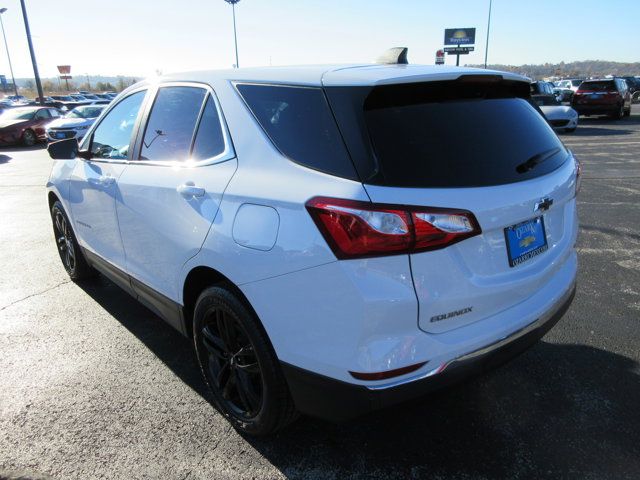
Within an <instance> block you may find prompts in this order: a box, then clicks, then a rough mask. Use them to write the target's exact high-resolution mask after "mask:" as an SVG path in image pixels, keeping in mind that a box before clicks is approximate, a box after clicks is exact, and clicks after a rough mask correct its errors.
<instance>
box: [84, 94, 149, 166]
mask: <svg viewBox="0 0 640 480" xmlns="http://www.w3.org/2000/svg"><path fill="white" fill-rule="evenodd" d="M145 93H146V91H141V92H136V93H134V94H132V95H129V96H128V97H126V98H124V99H123V100H122V101H120V103H118V104H117V105H116V106H115V107H114V108H113V109H112V110H111V111H110V112H109V113H108V114H107V116H106V117H104V118H103V119H102V121H101V122H100V125H98V128H96V130H95V131H94V133H93V140H92V141H91V154H92V157H94V158H113V159H125V158H127V155H128V153H129V142H130V141H131V133H132V132H133V126H134V125H135V123H136V119H137V118H138V112H139V111H140V106H141V105H142V101H143V100H144V96H145Z"/></svg>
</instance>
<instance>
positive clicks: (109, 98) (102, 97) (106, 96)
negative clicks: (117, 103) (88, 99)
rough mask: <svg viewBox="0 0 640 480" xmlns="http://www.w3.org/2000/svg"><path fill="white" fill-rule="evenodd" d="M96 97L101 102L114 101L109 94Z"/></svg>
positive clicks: (100, 94) (97, 94)
mask: <svg viewBox="0 0 640 480" xmlns="http://www.w3.org/2000/svg"><path fill="white" fill-rule="evenodd" d="M95 95H96V97H98V98H99V99H101V100H108V101H111V100H113V97H112V96H111V95H109V94H108V93H96V94H95Z"/></svg>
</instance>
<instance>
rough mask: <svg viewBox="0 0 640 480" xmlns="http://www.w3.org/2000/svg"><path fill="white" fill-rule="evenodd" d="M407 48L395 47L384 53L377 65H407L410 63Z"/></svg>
mask: <svg viewBox="0 0 640 480" xmlns="http://www.w3.org/2000/svg"><path fill="white" fill-rule="evenodd" d="M408 51H409V49H408V48H407V47H393V48H390V49H389V50H387V51H386V52H384V53H383V54H382V55H380V56H379V57H378V58H377V59H376V63H382V64H385V65H398V64H403V65H406V64H407V63H409V61H408V60H407V52H408Z"/></svg>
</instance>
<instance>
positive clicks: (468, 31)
mask: <svg viewBox="0 0 640 480" xmlns="http://www.w3.org/2000/svg"><path fill="white" fill-rule="evenodd" d="M474 43H476V29H475V28H447V29H445V31H444V44H445V45H473V44H474Z"/></svg>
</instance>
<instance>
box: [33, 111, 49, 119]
mask: <svg viewBox="0 0 640 480" xmlns="http://www.w3.org/2000/svg"><path fill="white" fill-rule="evenodd" d="M36 118H37V119H38V120H44V119H47V118H51V114H50V113H49V110H47V109H46V108H43V109H42V110H38V111H37V112H36Z"/></svg>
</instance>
